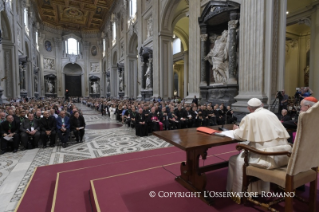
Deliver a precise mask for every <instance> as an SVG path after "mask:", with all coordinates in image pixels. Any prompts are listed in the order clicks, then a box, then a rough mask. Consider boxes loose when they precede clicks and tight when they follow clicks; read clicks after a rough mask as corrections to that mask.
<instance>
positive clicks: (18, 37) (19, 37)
mask: <svg viewBox="0 0 319 212" xmlns="http://www.w3.org/2000/svg"><path fill="white" fill-rule="evenodd" d="M20 34H21V32H20V29H18V34H17V40H18V47H19V48H20V47H21V36H20Z"/></svg>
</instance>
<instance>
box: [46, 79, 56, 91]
mask: <svg viewBox="0 0 319 212" xmlns="http://www.w3.org/2000/svg"><path fill="white" fill-rule="evenodd" d="M46 83H47V93H54V85H53V82H51V81H50V80H47V82H46Z"/></svg>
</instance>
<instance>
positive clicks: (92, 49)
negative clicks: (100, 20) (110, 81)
mask: <svg viewBox="0 0 319 212" xmlns="http://www.w3.org/2000/svg"><path fill="white" fill-rule="evenodd" d="M91 54H92V56H96V55H97V48H96V46H92V48H91Z"/></svg>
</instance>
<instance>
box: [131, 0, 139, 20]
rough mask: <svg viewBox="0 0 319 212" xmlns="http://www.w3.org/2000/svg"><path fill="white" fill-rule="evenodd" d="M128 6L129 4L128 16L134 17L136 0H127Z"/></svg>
mask: <svg viewBox="0 0 319 212" xmlns="http://www.w3.org/2000/svg"><path fill="white" fill-rule="evenodd" d="M129 4H130V5H129V6H130V18H131V19H134V17H135V15H136V7H137V5H136V0H130V1H129Z"/></svg>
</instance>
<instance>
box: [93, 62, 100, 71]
mask: <svg viewBox="0 0 319 212" xmlns="http://www.w3.org/2000/svg"><path fill="white" fill-rule="evenodd" d="M100 72H101V68H100V63H91V73H100Z"/></svg>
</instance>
